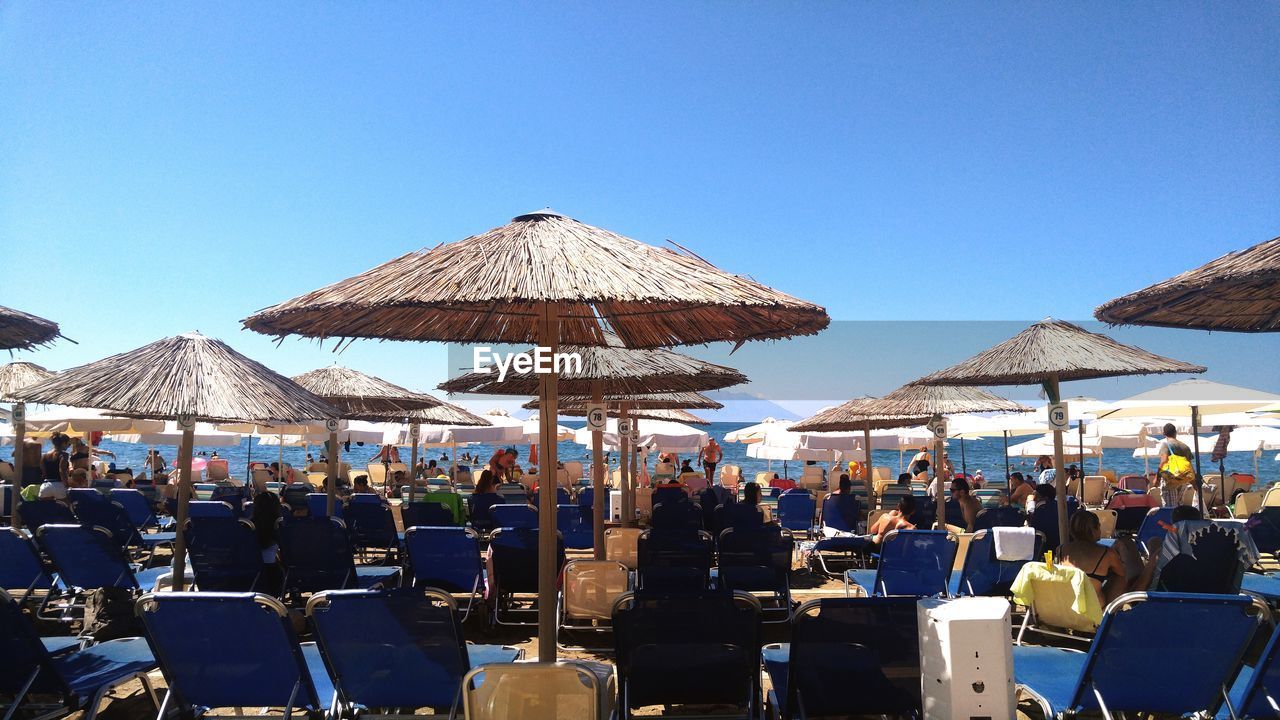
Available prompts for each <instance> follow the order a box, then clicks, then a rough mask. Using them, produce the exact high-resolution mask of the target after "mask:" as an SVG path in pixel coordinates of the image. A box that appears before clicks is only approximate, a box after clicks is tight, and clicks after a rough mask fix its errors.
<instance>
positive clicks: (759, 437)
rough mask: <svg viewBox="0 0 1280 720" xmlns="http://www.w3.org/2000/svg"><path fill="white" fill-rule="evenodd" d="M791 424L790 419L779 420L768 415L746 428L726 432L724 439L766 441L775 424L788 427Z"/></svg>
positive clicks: (746, 441)
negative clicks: (765, 438) (766, 436)
mask: <svg viewBox="0 0 1280 720" xmlns="http://www.w3.org/2000/svg"><path fill="white" fill-rule="evenodd" d="M790 425H791V421H790V420H778V419H776V418H772V417H767V418H765V419H763V420H761V421H760V422H758V423H756V424H755V425H748V426H747V427H744V428H738V429H737V430H733V431H730V432H728V433H725V436H724V441H725V442H730V443H748V444H749V443H758V442H763V441H764V436H765V435H766V434H767V433H768V432H769V430H771V429H772V428H774V427H775V426H783V427H787V426H790Z"/></svg>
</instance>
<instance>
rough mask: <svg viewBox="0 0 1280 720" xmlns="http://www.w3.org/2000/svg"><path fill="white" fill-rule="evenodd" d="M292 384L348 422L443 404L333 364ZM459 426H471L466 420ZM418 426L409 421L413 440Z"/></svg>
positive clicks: (333, 489) (333, 434)
mask: <svg viewBox="0 0 1280 720" xmlns="http://www.w3.org/2000/svg"><path fill="white" fill-rule="evenodd" d="M293 381H294V382H296V383H298V384H299V385H301V386H302V387H304V388H306V389H307V390H309V391H310V392H311V394H313V395H315V396H317V397H320V398H323V399H324V400H325V401H326V402H328V403H329V404H331V405H333V406H334V407H336V408H338V410H340V411H341V412H342V417H343V418H344V419H346V420H368V421H374V422H376V421H382V420H388V419H392V418H399V417H407V416H408V415H409V414H410V413H412V412H414V411H418V410H430V409H433V408H437V407H440V406H441V405H443V404H444V403H443V402H441V401H440V400H437V399H436V398H434V397H432V396H430V395H426V394H423V393H416V392H413V391H412V390H408V389H406V388H402V387H400V386H399V385H396V384H394V383H390V382H387V381H386V380H383V379H382V378H378V377H374V376H372V375H366V374H365V373H362V372H359V371H356V370H352V369H351V368H345V367H342V366H340V365H331V366H329V367H325V368H319V369H317V370H312V371H310V372H305V373H303V374H301V375H297V376H294V378H293ZM454 410H456V411H460V413H462V414H465V415H469V414H470V413H466V411H465V410H462V409H461V408H454ZM458 414H459V413H455V412H446V413H442V416H444V417H449V416H453V415H458ZM472 417H474V416H472ZM474 419H475V421H476V423H483V422H484V421H483V420H480V419H479V418H474ZM460 424H472V423H470V422H468V421H466V420H464V422H463V423H460ZM418 425H419V422H418V421H414V420H412V419H411V420H410V428H409V433H410V436H411V437H412V436H416V435H417V428H418ZM328 430H329V450H328V453H327V455H326V457H327V459H328V461H329V471H328V478H326V481H325V495H326V497H325V512H327V513H328V514H329V515H332V514H333V506H334V500H335V497H336V494H337V484H338V468H339V467H341V464H340V462H339V460H338V437H337V430H338V427H337V424H336V423H334V424H333V425H332V426H331V427H329V428H328ZM410 452H411V457H410V460H409V468H410V472H411V473H412V472H414V470H413V469H414V468H416V467H417V465H418V444H417V443H416V442H415V443H414V444H413V448H412V449H411V450H410ZM416 487H417V483H416V482H412V479H411V481H410V482H409V501H410V502H413V495H414V489H415V488H416Z"/></svg>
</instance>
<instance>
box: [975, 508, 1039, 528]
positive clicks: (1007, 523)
mask: <svg viewBox="0 0 1280 720" xmlns="http://www.w3.org/2000/svg"><path fill="white" fill-rule="evenodd" d="M1026 524H1027V514H1026V513H1025V512H1023V511H1022V510H1021V509H1019V508H1016V507H1014V506H1012V505H1001V506H999V507H993V508H986V509H984V510H981V511H979V512H978V515H977V517H975V518H974V519H973V529H974V531H978V530H990V529H992V528H998V527H1022V526H1023V525H1026Z"/></svg>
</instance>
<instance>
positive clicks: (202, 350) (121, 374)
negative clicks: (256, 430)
mask: <svg viewBox="0 0 1280 720" xmlns="http://www.w3.org/2000/svg"><path fill="white" fill-rule="evenodd" d="M17 397H18V399H20V400H24V401H26V402H38V403H56V404H63V405H78V406H83V407H96V408H102V409H104V410H109V411H112V412H116V413H119V414H121V415H124V416H127V417H135V418H146V419H152V420H176V421H177V422H178V425H179V426H180V427H181V428H182V443H181V444H180V445H179V446H178V461H177V464H176V465H177V468H178V469H179V470H181V471H182V477H181V479H180V480H179V482H178V517H177V522H178V536H177V541H176V542H175V544H174V551H173V555H174V557H173V572H174V576H173V587H174V589H177V590H181V589H182V586H183V576H184V573H185V571H186V543H185V538H184V537H183V533H182V527H183V525H184V523H185V522H186V519H187V503H188V502H189V501H190V498H191V489H192V479H193V478H192V474H191V447H192V437H193V435H194V430H195V425H196V422H197V421H204V422H236V421H242V420H252V421H259V422H285V423H288V422H297V421H302V420H316V419H320V418H334V417H336V414H337V412H338V411H337V409H336V408H334V407H333V406H331V405H329V404H328V403H326V402H324V401H323V400H321V399H320V398H318V397H316V396H314V395H312V394H311V393H309V392H307V391H306V390H304V389H303V388H302V387H300V386H299V385H298V384H297V383H295V382H293V381H292V380H290V379H289V378H286V377H284V376H283V375H279V374H277V373H276V372H274V371H272V370H270V369H268V368H267V367H266V366H265V365H262V364H261V363H258V362H256V361H254V360H250V359H249V358H247V357H245V356H243V355H241V354H240V353H238V352H236V351H235V350H232V349H231V348H230V347H228V346H227V345H226V344H224V343H222V342H221V341H218V340H214V339H213V338H207V337H205V336H203V335H200V334H199V333H188V334H186V335H178V336H176V337H170V338H165V339H163V340H158V341H156V342H153V343H151V344H150V345H145V346H143V347H141V348H138V349H136V350H131V351H129V352H125V353H121V354H119V355H112V356H111V357H109V358H105V359H103V360H99V361H97V362H93V363H89V364H88V365H81V366H80V367H76V368H71V369H70V370H64V371H63V372H61V373H58V374H57V375H55V376H54V377H52V378H49V379H48V380H45V381H44V382H40V383H36V384H35V385H30V386H28V387H25V388H22V389H21V390H19V391H18V393H17Z"/></svg>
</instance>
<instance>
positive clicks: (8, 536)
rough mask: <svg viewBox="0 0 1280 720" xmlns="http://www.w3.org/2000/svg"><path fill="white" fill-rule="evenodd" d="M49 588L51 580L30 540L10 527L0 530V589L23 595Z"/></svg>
mask: <svg viewBox="0 0 1280 720" xmlns="http://www.w3.org/2000/svg"><path fill="white" fill-rule="evenodd" d="M51 586H52V580H51V579H50V578H49V574H48V573H47V572H45V569H44V564H43V563H41V562H40V553H39V551H37V550H36V547H35V545H34V544H32V542H31V540H30V539H29V538H28V537H27V536H26V535H24V534H23V533H22V532H20V531H19V530H16V529H14V528H12V527H7V528H2V529H0V589H5V590H16V591H22V593H24V594H25V593H29V592H31V591H32V590H48V589H49V588H50V587H51Z"/></svg>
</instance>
